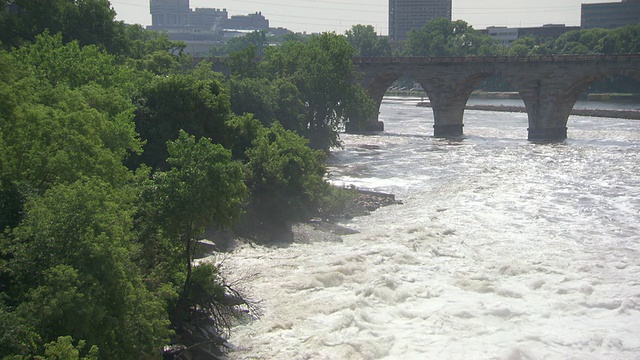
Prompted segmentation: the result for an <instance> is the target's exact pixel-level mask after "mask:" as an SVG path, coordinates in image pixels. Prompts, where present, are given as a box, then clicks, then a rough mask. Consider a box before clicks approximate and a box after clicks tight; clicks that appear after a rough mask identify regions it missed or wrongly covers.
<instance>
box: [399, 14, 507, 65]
mask: <svg viewBox="0 0 640 360" xmlns="http://www.w3.org/2000/svg"><path fill="white" fill-rule="evenodd" d="M495 49H498V47H497V41H496V40H494V39H493V38H491V37H490V36H489V35H484V34H481V33H479V32H477V31H476V30H474V29H473V27H471V26H470V25H469V24H467V23H466V22H465V21H462V20H456V21H450V20H448V19H436V20H433V21H430V22H428V23H426V24H425V25H424V26H423V27H422V28H419V29H414V30H411V31H409V33H408V34H407V41H406V43H405V48H404V50H403V54H404V55H405V56H469V55H492V54H490V53H491V52H492V50H495Z"/></svg>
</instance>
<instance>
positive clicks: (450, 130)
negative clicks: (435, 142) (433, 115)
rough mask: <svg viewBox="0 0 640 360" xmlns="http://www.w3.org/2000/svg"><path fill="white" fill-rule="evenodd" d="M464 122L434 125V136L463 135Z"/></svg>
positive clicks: (454, 136) (452, 136)
mask: <svg viewBox="0 0 640 360" xmlns="http://www.w3.org/2000/svg"><path fill="white" fill-rule="evenodd" d="M463 127H464V124H447V125H433V136H434V137H437V138H459V137H462V135H463V131H462V128H463Z"/></svg>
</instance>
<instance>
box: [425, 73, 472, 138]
mask: <svg viewBox="0 0 640 360" xmlns="http://www.w3.org/2000/svg"><path fill="white" fill-rule="evenodd" d="M448 70H449V71H447V72H444V73H443V74H438V75H436V76H422V77H419V78H418V82H419V83H420V85H422V88H423V89H424V91H425V92H426V93H427V95H428V96H429V101H430V102H431V108H432V110H433V123H434V124H433V136H435V137H438V138H459V137H462V136H463V135H464V132H463V128H464V124H463V118H464V109H465V107H466V106H467V101H468V100H469V96H471V93H472V92H473V89H474V88H475V86H476V85H477V84H478V83H479V82H480V81H482V79H483V78H484V74H482V73H474V74H466V73H465V72H464V71H461V69H456V68H451V69H448Z"/></svg>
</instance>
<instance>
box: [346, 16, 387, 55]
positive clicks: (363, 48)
mask: <svg viewBox="0 0 640 360" xmlns="http://www.w3.org/2000/svg"><path fill="white" fill-rule="evenodd" d="M345 36H346V37H347V42H349V44H351V46H353V47H354V48H355V49H356V54H355V55H356V56H360V57H389V56H391V45H390V44H389V40H388V39H386V38H380V37H378V34H376V31H375V29H374V28H373V26H371V25H360V24H359V25H353V26H352V27H351V29H349V30H347V31H346V32H345Z"/></svg>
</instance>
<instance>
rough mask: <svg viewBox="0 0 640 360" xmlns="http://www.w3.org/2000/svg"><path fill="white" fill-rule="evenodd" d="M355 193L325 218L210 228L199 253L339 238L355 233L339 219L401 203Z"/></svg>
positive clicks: (392, 198) (382, 196)
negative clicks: (238, 228) (242, 228)
mask: <svg viewBox="0 0 640 360" xmlns="http://www.w3.org/2000/svg"><path fill="white" fill-rule="evenodd" d="M350 191H353V196H352V197H351V199H350V201H349V202H348V204H347V206H346V207H345V208H344V209H343V210H342V211H340V212H339V213H333V214H330V215H329V216H325V217H324V218H314V219H311V220H309V221H305V222H300V223H293V224H287V225H286V226H284V227H283V226H269V225H265V226H262V227H261V228H260V229H259V230H258V229H252V230H250V231H246V229H245V231H243V232H241V233H242V235H239V233H237V232H233V231H225V232H220V231H216V230H214V229H210V230H209V231H207V233H206V235H205V240H202V241H200V242H199V246H198V249H197V257H198V258H203V257H207V256H209V255H211V254H213V253H215V252H227V251H233V250H234V249H235V248H236V247H237V246H240V245H242V244H252V243H257V244H262V245H273V246H281V245H283V244H290V243H310V242H323V241H329V242H339V241H342V238H341V236H342V235H349V234H353V230H351V229H349V228H347V227H344V226H342V225H340V224H338V222H340V221H345V220H349V219H351V218H354V217H358V216H366V215H369V214H370V213H371V212H372V211H375V210H376V209H378V208H381V207H383V206H390V205H397V204H402V201H399V200H396V197H395V195H393V194H387V193H382V192H376V191H369V190H360V189H353V190H350Z"/></svg>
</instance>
